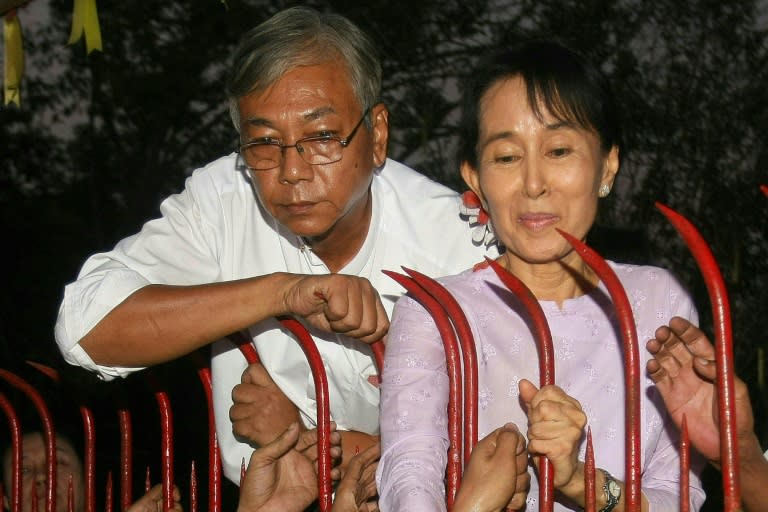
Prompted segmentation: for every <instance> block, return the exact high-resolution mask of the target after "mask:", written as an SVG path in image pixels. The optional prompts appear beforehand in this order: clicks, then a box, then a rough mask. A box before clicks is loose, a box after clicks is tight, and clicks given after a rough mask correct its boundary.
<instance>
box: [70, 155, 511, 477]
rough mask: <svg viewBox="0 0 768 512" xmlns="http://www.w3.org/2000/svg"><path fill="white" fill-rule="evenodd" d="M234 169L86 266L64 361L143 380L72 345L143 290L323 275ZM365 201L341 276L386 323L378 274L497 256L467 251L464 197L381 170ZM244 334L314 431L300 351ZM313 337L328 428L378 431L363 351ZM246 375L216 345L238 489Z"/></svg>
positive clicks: (236, 358)
mask: <svg viewBox="0 0 768 512" xmlns="http://www.w3.org/2000/svg"><path fill="white" fill-rule="evenodd" d="M235 165H236V156H235V155H234V154H232V155H228V156H226V157H223V158H220V159H218V160H216V161H214V162H212V163H211V164H209V165H207V166H206V167H204V168H202V169H198V170H196V171H195V172H194V173H193V174H192V176H190V177H189V178H188V179H187V182H186V186H185V189H184V191H182V192H181V193H180V194H175V195H172V196H170V197H168V198H167V199H166V200H165V201H163V203H162V205H161V213H162V216H161V217H160V218H158V219H155V220H152V221H150V222H147V223H146V224H145V225H144V227H143V228H142V230H141V231H140V232H139V233H138V234H136V235H133V236H131V237H128V238H125V239H123V240H121V241H120V242H119V243H118V244H117V245H116V246H115V248H114V249H113V250H111V251H109V252H106V253H100V254H96V255H93V256H91V257H90V258H89V259H88V260H87V261H86V262H85V264H84V265H83V267H82V269H81V271H80V274H79V277H78V279H77V280H76V281H75V282H73V283H71V284H69V285H67V287H66V288H65V293H64V299H63V301H62V304H61V308H60V311H59V318H58V320H57V323H56V340H57V343H58V344H59V347H60V349H61V351H62V353H63V355H64V357H65V359H66V360H67V361H68V362H70V363H72V364H77V365H80V366H83V367H85V368H87V369H90V370H93V371H96V372H98V373H99V375H101V376H102V378H104V379H112V378H114V377H117V376H126V375H128V374H130V373H131V372H134V371H137V370H140V368H121V367H107V366H100V365H97V364H95V363H94V362H93V360H92V359H91V358H90V357H89V356H88V354H87V353H86V352H85V351H84V350H83V349H82V348H81V347H80V345H79V344H78V342H79V341H80V339H81V338H82V337H83V336H85V334H87V333H88V332H89V331H90V330H91V329H92V328H93V327H94V326H95V325H96V324H97V323H98V322H99V321H100V320H101V319H102V318H104V316H106V315H107V314H108V313H109V312H110V311H111V310H112V309H113V308H114V307H116V306H117V305H118V304H120V303H121V302H122V301H124V300H125V299H126V298H127V297H128V296H130V295H131V294H132V293H134V292H135V291H137V290H138V289H140V288H142V287H144V286H146V285H149V284H169V285H182V286H183V285H196V284H204V283H212V282H222V281H230V280H235V279H243V278H248V277H254V276H260V275H266V274H271V273H274V272H291V273H297V274H327V273H328V268H327V267H326V266H325V264H324V263H323V262H322V261H321V260H320V259H319V258H318V257H317V256H315V255H314V253H313V252H312V250H311V248H310V247H307V246H305V245H304V244H303V242H302V240H301V239H300V238H299V237H297V236H296V235H294V234H293V233H291V232H289V231H287V230H286V229H285V228H284V227H283V226H281V225H280V224H278V223H277V222H276V221H275V220H274V219H273V218H272V217H271V216H269V214H267V213H266V211H265V210H264V209H263V208H262V207H261V206H260V204H259V202H258V200H257V199H256V197H255V195H254V193H253V190H252V187H251V185H250V183H249V181H248V180H247V178H246V177H245V176H244V174H243V173H242V172H240V171H238V170H237V169H236V167H235ZM371 192H372V198H373V201H372V206H373V207H372V217H371V223H370V227H369V231H368V235H367V237H366V240H365V242H364V243H363V246H362V248H361V249H360V251H359V252H358V254H357V255H356V256H355V257H354V258H353V259H352V261H350V262H349V263H348V264H347V265H346V266H345V267H344V268H343V269H342V270H341V271H340V272H339V273H341V274H350V275H357V276H360V277H365V278H367V279H368V280H369V281H370V282H371V283H372V284H373V286H374V287H375V288H376V289H377V290H378V292H379V294H380V295H381V298H382V302H383V304H384V307H385V309H386V310H387V313H388V314H391V312H392V307H393V306H394V302H395V300H396V299H397V298H398V297H399V296H401V295H402V294H403V293H404V291H403V289H402V288H401V287H400V285H399V284H397V283H396V282H395V281H394V280H392V279H391V278H390V277H388V276H386V275H384V274H383V273H382V270H392V271H396V272H402V268H401V267H403V266H405V267H408V268H412V269H414V270H417V271H419V272H422V273H424V274H426V275H428V276H433V277H438V276H443V275H448V274H455V273H457V272H459V271H461V270H463V269H466V268H468V267H470V266H472V265H474V264H475V263H478V262H480V261H482V259H483V257H484V256H485V255H488V256H491V257H493V256H496V254H497V253H496V251H495V247H493V248H491V250H490V252H486V248H485V247H482V246H480V247H478V246H476V245H474V244H473V243H472V240H471V231H470V226H469V224H468V223H467V221H466V220H464V219H461V218H460V217H459V205H460V197H459V195H458V194H457V193H455V192H454V191H452V190H450V189H448V188H447V187H444V186H442V185H440V184H437V183H435V182H433V181H431V180H429V179H428V178H426V177H424V176H423V175H421V174H419V173H417V172H415V171H413V170H412V169H409V168H408V167H406V166H404V165H402V164H399V163H397V162H395V161H392V160H387V162H386V165H385V166H384V167H383V168H382V169H381V170H380V171H378V172H376V174H375V176H374V178H373V182H372V185H371ZM200 321H201V322H205V321H206V320H205V318H201V319H200ZM249 334H250V335H251V337H252V338H253V341H254V344H255V345H256V347H257V349H258V352H259V356H260V358H261V360H262V362H263V364H264V366H265V367H266V368H267V370H268V371H269V373H270V375H271V376H272V378H273V379H274V380H275V382H276V383H277V384H278V385H279V386H280V388H281V389H282V390H283V392H284V393H285V394H286V396H288V398H290V399H291V401H292V402H293V403H294V404H296V406H297V407H298V408H299V410H300V411H301V416H302V420H303V421H304V423H305V425H307V426H308V427H311V426H314V425H315V422H316V413H317V407H316V405H317V404H316V401H315V391H314V383H313V379H312V374H311V372H310V369H309V365H308V363H307V359H306V357H305V355H304V353H303V351H302V349H301V347H300V346H299V344H298V343H297V342H296V341H295V340H294V339H293V337H292V336H291V335H290V334H287V331H286V330H284V329H282V328H281V326H280V325H279V323H278V321H277V320H267V321H263V322H260V323H259V324H256V325H254V326H252V327H251V328H250V329H249ZM312 334H313V337H314V339H315V341H316V343H317V346H318V350H319V352H320V354H321V356H322V359H323V362H324V366H325V370H326V373H327V376H328V391H329V401H330V410H331V418H332V419H333V420H334V421H336V423H337V424H338V428H339V429H341V430H357V431H361V432H366V433H369V434H376V433H378V405H379V393H378V389H377V388H376V386H375V385H374V382H375V379H371V378H370V377H372V376H374V375H375V374H376V369H375V365H374V363H373V359H372V353H371V350H370V347H369V346H368V345H365V344H363V343H360V342H358V341H356V340H353V339H350V338H348V337H345V336H342V335H336V334H329V333H320V332H317V331H313V332H312ZM246 366H247V364H246V361H245V358H244V357H243V356H242V354H241V353H240V351H239V350H238V349H237V348H235V347H234V345H232V344H231V343H230V342H229V341H226V340H221V341H218V342H216V343H215V344H214V345H213V358H212V363H211V369H212V380H213V401H214V414H215V418H216V429H217V432H218V436H219V443H220V446H221V451H222V459H223V462H224V472H225V474H226V476H227V477H228V478H229V479H231V480H232V481H234V482H239V479H240V467H241V463H242V461H243V460H245V461H246V463H247V461H248V460H249V457H250V453H251V451H252V449H253V448H252V447H250V446H249V445H247V444H245V443H241V442H239V441H238V440H237V439H235V436H234V435H233V433H232V424H231V422H230V420H229V408H230V406H231V405H232V399H231V392H232V388H233V387H234V386H235V385H236V384H238V383H239V382H240V377H241V375H242V373H243V371H244V370H245V368H246Z"/></svg>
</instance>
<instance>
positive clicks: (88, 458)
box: [27, 361, 96, 512]
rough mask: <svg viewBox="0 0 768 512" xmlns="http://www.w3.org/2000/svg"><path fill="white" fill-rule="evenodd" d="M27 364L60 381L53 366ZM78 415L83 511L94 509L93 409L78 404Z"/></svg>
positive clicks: (89, 511)
mask: <svg viewBox="0 0 768 512" xmlns="http://www.w3.org/2000/svg"><path fill="white" fill-rule="evenodd" d="M27 364H28V365H30V366H32V367H33V368H35V369H36V370H38V371H39V372H40V373H42V374H43V375H46V376H47V377H48V378H50V379H51V380H53V381H54V382H57V383H58V382H61V376H60V375H59V372H58V371H56V369H55V368H52V367H50V366H48V365H45V364H42V363H37V362H35V361H27ZM79 409H80V417H81V418H82V420H83V436H84V438H85V439H84V440H85V454H84V456H83V480H84V481H83V487H84V494H85V503H84V510H85V512H95V511H96V430H95V428H94V424H93V411H92V410H91V408H90V407H88V406H86V405H84V404H80V405H79Z"/></svg>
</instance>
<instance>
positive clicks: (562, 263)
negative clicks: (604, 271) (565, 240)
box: [498, 252, 599, 306]
mask: <svg viewBox="0 0 768 512" xmlns="http://www.w3.org/2000/svg"><path fill="white" fill-rule="evenodd" d="M498 261H499V263H501V264H502V265H503V266H504V268H506V269H507V270H508V271H509V272H511V273H513V274H514V275H515V276H516V277H517V278H518V279H520V280H521V281H522V282H523V283H525V285H526V286H527V287H528V288H529V289H530V290H531V292H533V294H534V295H535V296H536V298H537V299H539V300H545V301H554V302H556V303H557V305H558V306H562V304H563V302H565V301H566V300H568V299H574V298H576V297H581V296H582V295H586V294H587V293H589V292H590V291H591V290H592V289H594V287H595V286H597V283H598V282H599V279H598V277H597V274H595V272H594V271H593V270H592V269H591V268H590V267H589V266H588V265H587V264H586V263H584V261H583V260H582V259H581V258H580V257H579V255H578V254H576V253H575V252H571V253H570V254H569V255H567V256H566V257H565V258H563V259H560V260H556V261H552V262H547V263H530V262H527V261H523V260H520V259H519V258H516V257H514V256H513V255H510V254H509V253H504V254H502V255H501V256H500V257H499V260H498Z"/></svg>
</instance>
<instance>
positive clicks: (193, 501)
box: [189, 459, 197, 512]
mask: <svg viewBox="0 0 768 512" xmlns="http://www.w3.org/2000/svg"><path fill="white" fill-rule="evenodd" d="M189 510H190V512H197V471H196V470H195V461H194V459H193V460H192V466H191V468H190V470H189Z"/></svg>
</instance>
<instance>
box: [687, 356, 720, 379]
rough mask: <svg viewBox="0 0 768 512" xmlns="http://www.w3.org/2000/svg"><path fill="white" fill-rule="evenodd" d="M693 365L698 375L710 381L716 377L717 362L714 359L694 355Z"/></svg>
mask: <svg viewBox="0 0 768 512" xmlns="http://www.w3.org/2000/svg"><path fill="white" fill-rule="evenodd" d="M693 367H694V368H696V372H697V373H698V374H699V375H701V376H702V377H703V378H705V379H707V380H709V381H710V382H714V380H715V379H716V378H717V364H716V363H715V360H714V359H705V358H703V357H696V358H694V359H693Z"/></svg>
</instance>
